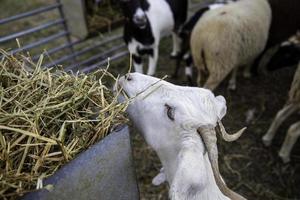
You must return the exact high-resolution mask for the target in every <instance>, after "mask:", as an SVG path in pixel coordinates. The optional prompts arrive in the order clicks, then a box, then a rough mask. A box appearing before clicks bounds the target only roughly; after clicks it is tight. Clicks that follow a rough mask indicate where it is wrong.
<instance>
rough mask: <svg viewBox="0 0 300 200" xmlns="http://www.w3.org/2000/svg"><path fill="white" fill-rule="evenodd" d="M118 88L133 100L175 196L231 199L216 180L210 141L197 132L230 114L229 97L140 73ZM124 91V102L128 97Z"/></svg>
mask: <svg viewBox="0 0 300 200" xmlns="http://www.w3.org/2000/svg"><path fill="white" fill-rule="evenodd" d="M117 88H122V90H123V92H124V93H125V94H126V95H125V94H124V96H128V97H129V98H130V99H131V103H130V105H129V107H128V109H127V112H128V114H129V117H130V118H131V119H132V120H133V122H134V124H135V125H136V127H137V128H138V129H139V130H140V131H141V133H142V135H143V136H144V138H145V140H146V142H147V143H148V144H149V145H150V146H151V147H152V148H153V149H154V150H155V151H156V153H157V155H158V156H159V158H160V161H161V162H162V165H163V167H164V173H165V175H166V179H167V182H168V183H169V185H170V192H169V195H170V198H171V199H172V200H177V199H178V200H179V199H180V200H185V199H188V200H194V199H195V200H196V199H207V200H208V199H215V200H217V199H223V200H225V199H226V200H229V198H228V197H226V196H225V195H223V194H222V192H221V191H220V190H219V188H218V186H217V184H216V182H215V179H214V175H213V171H212V168H211V163H210V161H209V158H208V155H207V153H206V152H207V151H206V148H205V145H204V143H203V141H202V139H201V137H200V136H199V134H198V133H197V128H198V127H200V126H212V127H216V125H217V122H218V120H221V119H222V118H223V117H224V115H225V114H226V101H225V99H224V97H222V96H217V97H216V96H214V94H213V93H212V92H211V91H210V90H207V89H203V88H198V87H184V86H177V85H173V84H171V83H168V82H166V81H164V80H161V79H158V78H155V77H151V76H147V75H143V74H140V73H130V74H127V75H126V76H123V77H121V78H120V79H119V81H118V83H117V84H116V87H115V90H117ZM124 96H123V95H121V96H120V99H119V101H124Z"/></svg>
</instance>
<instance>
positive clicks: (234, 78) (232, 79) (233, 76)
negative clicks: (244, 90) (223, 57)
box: [228, 67, 238, 90]
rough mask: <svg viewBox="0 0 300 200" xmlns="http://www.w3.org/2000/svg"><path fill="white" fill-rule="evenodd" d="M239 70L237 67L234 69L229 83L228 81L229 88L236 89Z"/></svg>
mask: <svg viewBox="0 0 300 200" xmlns="http://www.w3.org/2000/svg"><path fill="white" fill-rule="evenodd" d="M237 71H238V68H237V67H236V68H234V69H233V72H232V74H231V78H230V80H229V83H228V90H236V75H237Z"/></svg>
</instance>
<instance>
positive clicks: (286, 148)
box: [278, 121, 300, 163]
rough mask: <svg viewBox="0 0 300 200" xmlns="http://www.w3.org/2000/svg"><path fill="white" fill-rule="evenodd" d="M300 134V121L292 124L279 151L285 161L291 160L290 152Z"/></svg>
mask: <svg viewBox="0 0 300 200" xmlns="http://www.w3.org/2000/svg"><path fill="white" fill-rule="evenodd" d="M299 136H300V121H299V122H296V123H294V124H293V125H291V126H290V128H289V130H288V132H287V135H286V137H285V139H284V142H283V145H282V146H281V149H280V151H279V153H278V155H279V156H280V157H281V159H282V161H283V162H284V163H287V162H289V161H290V153H291V151H292V148H293V146H294V144H295V143H296V141H297V139H298V137H299Z"/></svg>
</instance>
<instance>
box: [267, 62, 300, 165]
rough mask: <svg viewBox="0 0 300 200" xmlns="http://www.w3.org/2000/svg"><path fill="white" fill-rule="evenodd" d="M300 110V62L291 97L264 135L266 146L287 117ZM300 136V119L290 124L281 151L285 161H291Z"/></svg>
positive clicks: (280, 153)
mask: <svg viewBox="0 0 300 200" xmlns="http://www.w3.org/2000/svg"><path fill="white" fill-rule="evenodd" d="M298 111H300V63H299V64H298V68H297V70H296V73H295V75H294V80H293V82H292V85H291V89H290V91H289V99H288V101H287V102H286V104H285V106H284V107H283V108H282V109H281V110H280V111H279V112H278V113H277V115H276V117H275V119H274V121H273V122H272V124H271V126H270V128H269V130H268V132H267V133H266V134H265V135H264V136H263V138H262V139H263V142H264V144H265V145H266V146H269V145H271V143H272V140H273V138H274V136H275V134H276V132H277V130H278V128H279V127H280V125H281V124H282V123H283V121H284V120H285V119H287V118H288V117H289V116H290V115H292V114H293V113H295V112H298ZM299 136H300V121H298V122H296V123H294V124H293V125H291V126H290V128H289V130H288V132H287V135H286V137H285V140H284V143H283V145H282V146H281V149H280V151H279V156H280V157H281V158H282V160H283V162H285V163H286V162H289V161H290V153H291V150H292V148H293V146H294V144H295V143H296V141H297V139H298V137H299Z"/></svg>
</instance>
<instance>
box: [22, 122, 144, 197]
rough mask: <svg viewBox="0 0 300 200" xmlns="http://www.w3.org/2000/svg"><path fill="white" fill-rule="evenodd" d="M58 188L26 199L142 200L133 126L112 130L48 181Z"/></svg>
mask: <svg viewBox="0 0 300 200" xmlns="http://www.w3.org/2000/svg"><path fill="white" fill-rule="evenodd" d="M47 184H52V185H53V186H54V189H53V190H52V191H48V190H46V189H42V190H39V191H36V192H32V193H29V194H27V195H25V196H24V197H23V199H24V200H138V199H139V192H138V187H137V182H136V177H135V172H134V167H133V161H132V152H131V146H130V137H129V129H128V127H127V126H124V127H122V128H121V129H120V130H118V131H114V132H112V133H111V134H110V135H108V136H107V137H106V138H105V139H103V140H102V141H100V142H99V143H97V144H96V145H93V146H92V147H90V148H89V149H88V150H86V151H85V152H82V153H81V154H79V155H78V157H77V158H75V159H74V160H72V161H71V162H69V163H68V164H66V165H65V166H63V167H62V168H61V169H60V170H58V171H57V172H56V173H55V174H54V175H53V176H51V177H50V178H48V179H46V180H45V181H44V185H47Z"/></svg>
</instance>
